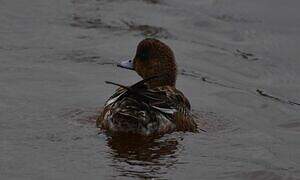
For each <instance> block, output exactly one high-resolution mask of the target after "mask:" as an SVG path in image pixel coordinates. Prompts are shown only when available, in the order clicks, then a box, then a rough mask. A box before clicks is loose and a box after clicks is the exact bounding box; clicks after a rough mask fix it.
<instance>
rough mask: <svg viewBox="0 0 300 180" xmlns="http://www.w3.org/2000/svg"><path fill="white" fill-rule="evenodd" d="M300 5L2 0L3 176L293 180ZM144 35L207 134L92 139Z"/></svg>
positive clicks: (299, 145) (299, 123)
mask: <svg viewBox="0 0 300 180" xmlns="http://www.w3.org/2000/svg"><path fill="white" fill-rule="evenodd" d="M299 7H300V2H299V1H298V0H287V1H281V0H252V1H250V0H239V1H235V0H222V1H221V0H201V1H200V0H198V1H197V0H190V1H179V0H170V1H169V0H123V1H122V0H111V1H109V0H72V1H71V0H66V1H59V0H52V1H46V0H31V1H21V0H0V150H1V153H0V179H134V178H136V179H143V178H146V179H147V178H149V179H150V178H153V179H272V180H277V179H278V180H279V179H299V177H300V151H299V149H300V140H299V135H300V105H299V103H300V93H299V92H300V78H299V77H300V61H299V55H300V52H299V47H300V13H299ZM145 37H156V38H159V39H161V40H162V41H164V42H166V43H167V44H169V45H170V46H171V48H172V49H173V50H174V52H175V56H176V59H177V64H178V66H179V67H178V68H179V76H178V81H177V87H178V89H180V90H182V91H183V92H184V94H185V95H186V96H187V97H188V98H189V99H190V101H191V104H192V108H193V110H194V112H195V114H197V116H198V120H197V121H198V124H199V125H201V126H203V127H204V128H205V129H206V130H207V132H206V133H205V132H200V133H197V134H193V133H172V134H168V135H165V136H163V137H153V138H148V139H145V138H137V137H126V136H125V137H124V136H122V137H115V138H111V137H109V136H106V135H105V134H101V133H100V134H98V131H97V129H96V128H95V125H94V124H95V117H96V116H97V114H99V111H100V110H101V106H102V105H103V104H104V102H105V100H106V99H107V98H108V97H109V96H110V95H111V94H112V92H113V90H114V88H115V87H113V86H109V85H106V84H104V81H105V80H110V81H115V82H120V83H123V84H132V83H134V82H136V81H137V80H139V77H138V76H137V75H136V74H135V73H134V72H129V71H126V70H122V69H118V68H117V67H116V66H115V65H114V64H115V63H116V62H117V61H120V60H124V59H127V58H131V57H132V56H133V55H134V52H135V47H136V45H137V43H138V42H139V41H140V40H142V39H143V38H145Z"/></svg>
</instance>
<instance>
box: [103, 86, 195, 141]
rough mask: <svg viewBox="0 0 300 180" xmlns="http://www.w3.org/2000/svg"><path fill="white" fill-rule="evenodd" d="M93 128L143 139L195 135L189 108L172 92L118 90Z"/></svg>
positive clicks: (165, 88)
mask: <svg viewBox="0 0 300 180" xmlns="http://www.w3.org/2000/svg"><path fill="white" fill-rule="evenodd" d="M97 126H98V127H100V128H102V129H105V130H108V131H111V132H129V133H136V134H143V135H150V134H163V133H166V132H172V131H175V130H181V131H196V129H197V126H196V123H195V122H194V120H193V118H192V115H191V112H190V104H189V102H188V100H187V98H186V97H185V96H184V95H183V94H182V93H181V92H180V91H179V90H177V89H176V88H174V87H171V86H161V87H156V88H145V87H144V88H140V89H138V90H135V91H134V92H130V91H128V90H127V89H124V88H119V89H118V90H117V91H116V92H115V93H114V94H113V95H112V96H111V97H110V98H109V99H108V101H107V102H106V104H105V106H104V109H103V111H102V113H101V115H100V117H99V118H98V120H97Z"/></svg>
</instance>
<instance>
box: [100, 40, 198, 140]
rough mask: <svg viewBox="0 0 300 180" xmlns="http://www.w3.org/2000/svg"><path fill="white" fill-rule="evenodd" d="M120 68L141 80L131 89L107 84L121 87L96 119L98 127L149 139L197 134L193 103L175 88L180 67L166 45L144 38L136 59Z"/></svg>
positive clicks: (119, 65) (119, 85)
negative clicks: (151, 136) (186, 133)
mask: <svg viewBox="0 0 300 180" xmlns="http://www.w3.org/2000/svg"><path fill="white" fill-rule="evenodd" d="M117 66H118V67H121V68H125V69H129V70H133V71H135V72H136V73H137V74H138V75H139V76H141V78H142V80H141V81H139V82H137V83H135V84H133V85H131V86H125V85H122V84H118V83H114V82H110V81H106V83H108V84H113V85H116V86H118V88H117V90H116V91H115V92H114V94H113V95H112V96H111V97H110V98H109V99H108V100H107V101H106V103H105V105H104V107H103V110H102V112H101V114H100V115H99V117H98V118H97V120H96V126H97V127H98V128H100V129H101V130H104V131H106V132H109V133H129V134H138V135H146V136H148V135H161V134H165V133H171V132H174V131H189V132H197V124H196V122H195V120H194V116H193V114H192V111H191V105H190V102H189V100H188V99H187V98H186V97H185V96H184V94H183V93H182V92H181V91H179V90H178V89H176V78H177V65H176V61H175V57H174V53H173V51H172V50H171V48H170V47H169V46H168V45H167V44H165V43H164V42H162V41H160V40H158V39H155V38H146V39H143V40H142V41H141V42H139V44H138V46H137V49H136V54H135V56H134V58H133V59H130V60H125V61H122V62H120V63H119V64H118V65H117Z"/></svg>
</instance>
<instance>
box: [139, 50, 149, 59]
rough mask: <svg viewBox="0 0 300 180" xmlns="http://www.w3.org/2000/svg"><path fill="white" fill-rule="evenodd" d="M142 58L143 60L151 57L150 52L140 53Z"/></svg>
mask: <svg viewBox="0 0 300 180" xmlns="http://www.w3.org/2000/svg"><path fill="white" fill-rule="evenodd" d="M140 58H141V59H142V60H147V59H148V58H149V54H148V53H147V52H142V53H141V54H140Z"/></svg>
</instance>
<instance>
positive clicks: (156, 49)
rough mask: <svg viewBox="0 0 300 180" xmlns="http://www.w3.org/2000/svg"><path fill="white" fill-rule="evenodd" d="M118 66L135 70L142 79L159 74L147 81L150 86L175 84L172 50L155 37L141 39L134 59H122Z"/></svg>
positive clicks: (174, 65) (175, 69) (175, 70)
mask: <svg viewBox="0 0 300 180" xmlns="http://www.w3.org/2000/svg"><path fill="white" fill-rule="evenodd" d="M118 66H119V67H122V68H126V69H131V70H134V71H136V72H137V73H138V74H139V75H140V76H141V77H142V78H143V79H147V78H149V77H152V76H159V77H158V78H155V79H153V80H151V81H149V83H148V84H149V86H150V87H158V86H175V83H176V74H177V68H176V63H175V58H174V54H173V51H172V50H171V48H170V47H168V46H167V45H166V44H164V43H163V42H161V41H159V40H157V39H153V38H147V39H144V40H142V41H141V42H140V43H139V44H138V47H137V50H136V54H135V57H134V59H133V60H126V61H122V62H121V63H120V64H118Z"/></svg>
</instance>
